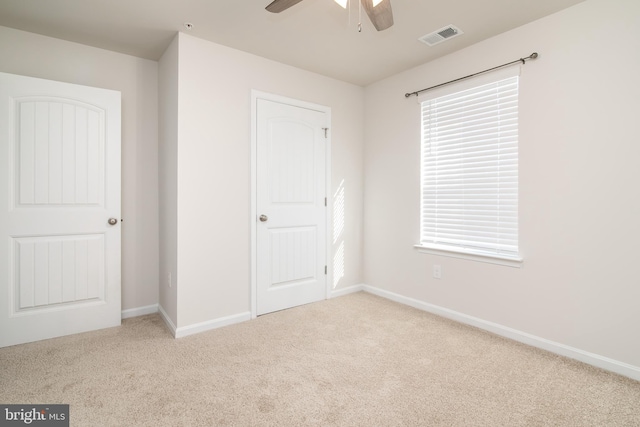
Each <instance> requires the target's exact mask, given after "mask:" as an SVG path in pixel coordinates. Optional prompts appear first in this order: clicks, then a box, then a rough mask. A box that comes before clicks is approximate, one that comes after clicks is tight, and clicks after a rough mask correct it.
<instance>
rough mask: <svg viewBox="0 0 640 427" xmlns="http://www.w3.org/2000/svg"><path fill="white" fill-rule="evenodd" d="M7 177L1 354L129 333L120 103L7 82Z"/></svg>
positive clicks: (56, 86) (49, 85)
mask: <svg viewBox="0 0 640 427" xmlns="http://www.w3.org/2000/svg"><path fill="white" fill-rule="evenodd" d="M0 171H2V172H0V238H1V239H4V241H5V242H6V244H2V245H0V296H1V298H0V331H1V332H2V333H1V334H0V346H7V345H14V344H19V343H24V342H29V341H35V340H39V339H45V338H52V337H56V336H61V335H68V334H72V333H77V332H84V331H88V330H93V329H99V328H105V327H110V326H116V325H119V324H120V317H121V311H120V310H121V309H120V305H121V304H120V294H121V291H120V239H121V237H120V224H119V219H120V93H118V92H114V91H109V90H105V89H97V88H90V87H86V86H78V85H71V84H67V83H61V82H53V81H48V80H42V79H34V78H30V77H24V76H16V75H11V74H5V73H0ZM109 218H116V219H117V220H118V223H117V224H115V225H109V224H108V219H109Z"/></svg>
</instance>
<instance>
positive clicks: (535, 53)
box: [529, 52, 538, 59]
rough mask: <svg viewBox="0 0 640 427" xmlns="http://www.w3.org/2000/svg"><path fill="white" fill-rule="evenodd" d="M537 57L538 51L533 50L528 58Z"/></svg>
mask: <svg viewBox="0 0 640 427" xmlns="http://www.w3.org/2000/svg"><path fill="white" fill-rule="evenodd" d="M537 57H538V52H533V53H532V54H531V56H529V58H531V59H536V58H537Z"/></svg>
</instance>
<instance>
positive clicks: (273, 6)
mask: <svg viewBox="0 0 640 427" xmlns="http://www.w3.org/2000/svg"><path fill="white" fill-rule="evenodd" d="M301 1H302V0H274V1H272V2H271V3H270V4H269V6H267V7H266V8H265V9H267V10H268V11H269V12H273V13H280V12H282V11H283V10H287V9H289V8H290V7H291V6H293V5H295V4H298V3H300V2H301Z"/></svg>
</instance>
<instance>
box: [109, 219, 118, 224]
mask: <svg viewBox="0 0 640 427" xmlns="http://www.w3.org/2000/svg"><path fill="white" fill-rule="evenodd" d="M108 222H109V225H116V224H117V223H118V220H117V219H115V218H109V221H108Z"/></svg>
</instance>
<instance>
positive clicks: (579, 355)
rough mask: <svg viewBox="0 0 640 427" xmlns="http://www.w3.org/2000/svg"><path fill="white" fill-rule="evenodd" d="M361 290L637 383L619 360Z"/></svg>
mask: <svg viewBox="0 0 640 427" xmlns="http://www.w3.org/2000/svg"><path fill="white" fill-rule="evenodd" d="M361 288H362V290H364V291H365V292H369V293H371V294H373V295H377V296H380V297H382V298H386V299H388V300H391V301H395V302H398V303H400V304H404V305H408V306H410V307H414V308H417V309H419V310H423V311H427V312H429V313H433V314H436V315H438V316H442V317H446V318H447V319H451V320H455V321H456V322H460V323H464V324H467V325H471V326H474V327H476V328H480V329H484V330H486V331H489V332H492V333H494V334H496V335H500V336H503V337H505V338H509V339H512V340H514V341H518V342H521V343H523V344H527V345H530V346H532V347H537V348H541V349H543V350H547V351H550V352H552V353H555V354H559V355H561V356H565V357H568V358H571V359H575V360H579V361H580V362H584V363H587V364H589V365H592V366H595V367H598V368H601V369H604V370H607V371H611V372H615V373H616V374H620V375H624V376H625V377H629V378H632V379H634V380H637V381H640V367H638V366H633V365H629V364H627V363H624V362H620V361H618V360H614V359H610V358H608V357H604V356H600V355H598V354H594V353H589V352H587V351H584V350H580V349H578V348H574V347H570V346H568V345H564V344H561V343H557V342H554V341H550V340H548V339H545V338H540V337H537V336H535V335H531V334H528V333H526V332H522V331H518V330H516V329H513V328H509V327H506V326H503V325H499V324H497V323H493V322H489V321H486V320H482V319H479V318H477V317H473V316H469V315H466V314H464V313H460V312H457V311H453V310H450V309H448V308H444V307H440V306H437V305H433V304H429V303H427V302H424V301H420V300H417V299H413V298H409V297H405V296H402V295H398V294H395V293H393V292H389V291H385V290H383V289H379V288H375V287H373V286H368V285H361Z"/></svg>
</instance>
